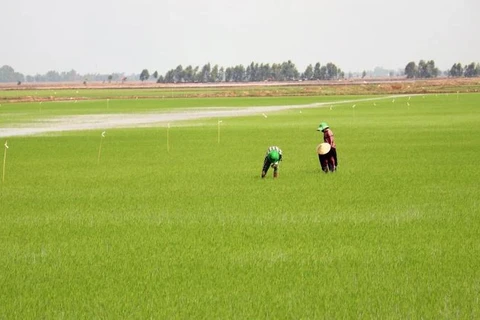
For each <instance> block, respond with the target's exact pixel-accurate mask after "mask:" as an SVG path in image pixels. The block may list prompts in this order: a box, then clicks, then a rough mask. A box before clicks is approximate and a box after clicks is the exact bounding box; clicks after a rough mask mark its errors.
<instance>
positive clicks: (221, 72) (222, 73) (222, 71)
mask: <svg viewBox="0 0 480 320" xmlns="http://www.w3.org/2000/svg"><path fill="white" fill-rule="evenodd" d="M224 79H225V69H224V68H223V67H220V69H219V70H218V74H217V78H216V79H215V81H216V82H222V81H224Z"/></svg>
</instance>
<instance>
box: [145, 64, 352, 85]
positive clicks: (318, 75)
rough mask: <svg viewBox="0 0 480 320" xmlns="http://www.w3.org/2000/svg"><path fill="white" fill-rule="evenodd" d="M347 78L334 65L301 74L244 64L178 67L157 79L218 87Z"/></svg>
mask: <svg viewBox="0 0 480 320" xmlns="http://www.w3.org/2000/svg"><path fill="white" fill-rule="evenodd" d="M344 77H345V73H344V72H343V71H342V70H341V69H340V68H339V67H337V66H336V65H335V64H334V63H331V62H330V63H327V64H326V65H323V66H322V65H320V63H319V62H317V63H316V64H315V66H313V65H312V64H310V65H308V66H307V67H306V69H305V71H304V72H301V73H300V72H299V71H298V69H297V67H296V66H295V64H294V63H293V62H292V61H291V60H288V61H286V62H282V63H272V64H269V63H258V62H252V63H250V64H249V65H247V66H244V65H242V64H239V65H236V66H231V67H226V68H225V67H223V66H219V65H218V64H215V65H214V66H212V65H211V64H210V63H207V64H205V65H203V67H201V68H200V67H199V66H195V67H194V66H192V65H189V66H187V67H183V66H182V65H178V66H177V67H176V68H174V69H171V70H169V71H167V72H166V73H165V75H160V76H158V78H157V77H155V75H154V78H155V79H156V80H157V82H158V83H194V82H198V83H208V82H211V83H215V82H256V81H295V80H334V79H341V78H344ZM148 78H149V73H148V70H147V69H144V70H142V72H141V73H140V80H142V81H144V80H147V79H148Z"/></svg>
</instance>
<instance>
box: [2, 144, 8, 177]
mask: <svg viewBox="0 0 480 320" xmlns="http://www.w3.org/2000/svg"><path fill="white" fill-rule="evenodd" d="M7 149H8V143H7V141H5V152H4V154H3V172H2V183H3V182H5V163H6V162H7Z"/></svg>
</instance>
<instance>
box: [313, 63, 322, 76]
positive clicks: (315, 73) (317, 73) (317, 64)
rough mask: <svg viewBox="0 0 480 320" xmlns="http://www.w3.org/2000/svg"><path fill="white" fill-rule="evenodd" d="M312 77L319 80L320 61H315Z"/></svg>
mask: <svg viewBox="0 0 480 320" xmlns="http://www.w3.org/2000/svg"><path fill="white" fill-rule="evenodd" d="M313 79H314V80H320V79H321V77H320V62H317V63H315V67H314V68H313Z"/></svg>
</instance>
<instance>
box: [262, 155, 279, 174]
mask: <svg viewBox="0 0 480 320" xmlns="http://www.w3.org/2000/svg"><path fill="white" fill-rule="evenodd" d="M271 165H272V162H270V160H269V159H268V157H265V160H263V168H262V172H265V174H266V173H267V171H268V169H269V168H270V166H271ZM277 170H278V167H275V168H273V172H277Z"/></svg>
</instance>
